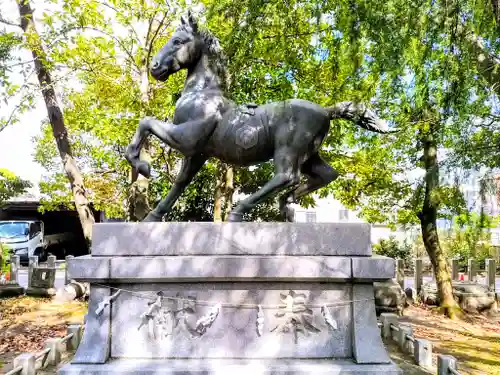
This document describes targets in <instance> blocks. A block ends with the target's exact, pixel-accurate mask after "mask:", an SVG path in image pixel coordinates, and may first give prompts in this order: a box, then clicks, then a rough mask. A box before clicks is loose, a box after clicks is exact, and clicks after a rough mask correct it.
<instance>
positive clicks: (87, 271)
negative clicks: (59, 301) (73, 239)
mask: <svg viewBox="0 0 500 375" xmlns="http://www.w3.org/2000/svg"><path fill="white" fill-rule="evenodd" d="M110 259H111V258H95V257H93V256H91V255H84V256H80V257H77V258H73V257H72V258H71V259H67V264H66V267H67V272H68V278H69V280H71V279H74V280H80V279H88V280H107V279H109V278H110V277H111V275H110V272H109V262H110Z"/></svg>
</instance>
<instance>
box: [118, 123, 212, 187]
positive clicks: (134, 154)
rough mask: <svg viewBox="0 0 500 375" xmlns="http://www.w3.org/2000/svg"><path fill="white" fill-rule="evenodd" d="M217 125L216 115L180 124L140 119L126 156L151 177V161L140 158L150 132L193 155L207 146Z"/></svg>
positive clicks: (146, 175) (185, 154)
mask: <svg viewBox="0 0 500 375" xmlns="http://www.w3.org/2000/svg"><path fill="white" fill-rule="evenodd" d="M216 125H217V118H216V116H215V115H214V116H211V117H207V118H203V119H200V120H194V121H188V122H185V123H182V124H178V125H173V124H172V123H170V122H165V121H160V120H157V119H155V118H152V117H146V118H144V119H143V120H141V121H139V126H138V127H137V130H136V132H135V134H134V137H133V138H132V141H131V142H130V144H129V146H128V147H127V150H126V151H125V157H126V159H127V160H128V161H129V163H130V164H131V165H132V166H133V167H134V168H136V169H137V170H138V171H139V173H140V174H142V175H143V176H145V177H149V175H150V169H151V167H150V165H149V163H147V162H145V161H142V160H140V153H141V147H142V145H143V143H144V141H145V139H146V138H147V136H148V135H149V134H153V135H154V136H156V137H157V138H159V139H160V140H161V141H162V142H163V143H166V144H167V145H169V146H170V147H172V148H174V149H176V150H177V151H179V152H180V153H182V154H183V155H184V156H192V155H195V154H197V153H199V152H200V151H201V149H202V148H203V147H204V146H205V144H206V142H207V141H208V139H209V138H210V136H211V134H212V133H213V131H214V130H215V126H216Z"/></svg>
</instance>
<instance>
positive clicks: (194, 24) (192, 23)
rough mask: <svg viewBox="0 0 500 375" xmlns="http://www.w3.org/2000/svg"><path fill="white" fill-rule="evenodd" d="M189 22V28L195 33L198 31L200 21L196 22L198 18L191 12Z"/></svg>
mask: <svg viewBox="0 0 500 375" xmlns="http://www.w3.org/2000/svg"><path fill="white" fill-rule="evenodd" d="M188 21H189V26H191V28H192V29H193V31H194V32H197V31H198V21H196V18H195V17H194V16H193V14H192V13H191V11H190V10H189V11H188Z"/></svg>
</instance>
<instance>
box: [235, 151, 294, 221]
mask: <svg viewBox="0 0 500 375" xmlns="http://www.w3.org/2000/svg"><path fill="white" fill-rule="evenodd" d="M297 160H298V157H296V155H295V152H294V150H282V151H281V152H279V153H278V154H277V155H275V156H274V165H275V170H276V174H275V176H274V177H273V178H272V179H271V180H270V181H269V182H267V183H266V184H265V185H264V186H263V187H262V188H261V189H260V190H258V191H257V192H255V193H254V194H252V195H250V196H249V197H248V198H246V199H244V200H243V201H241V202H240V203H239V204H238V205H237V206H236V207H235V208H234V209H233V210H232V211H231V212H230V213H229V216H228V221H242V220H243V214H245V213H246V212H248V211H250V210H251V209H253V208H254V207H255V206H256V205H258V204H259V203H261V202H263V201H265V200H266V199H267V198H269V197H271V196H273V195H275V194H276V193H279V192H280V191H282V190H284V189H287V188H290V187H294V186H295V185H297V184H298V183H299V182H300V176H299V171H298V165H297V164H298V163H297Z"/></svg>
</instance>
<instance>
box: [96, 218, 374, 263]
mask: <svg viewBox="0 0 500 375" xmlns="http://www.w3.org/2000/svg"><path fill="white" fill-rule="evenodd" d="M370 231H371V227H370V225H369V224H364V223H228V222H225V223H200V222H188V223H173V222H165V223H99V224H95V225H94V226H93V231H92V255H93V256H97V257H99V256H113V257H114V256H116V257H122V256H165V255H315V256H317V255H325V256H331V255H335V256H370V255H372V247H371V235H370Z"/></svg>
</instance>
